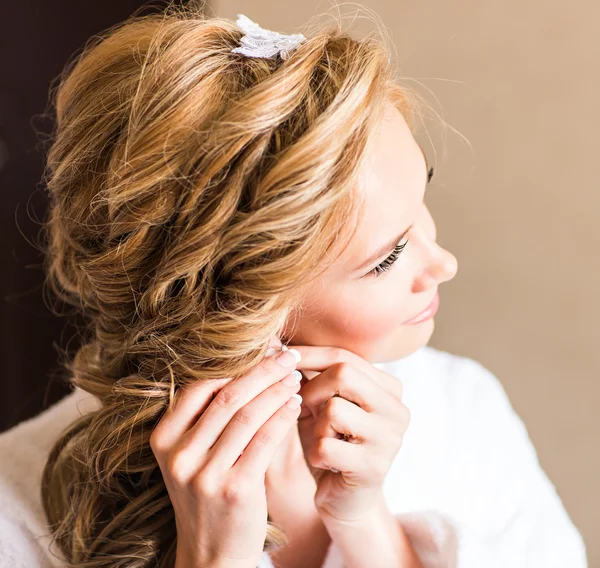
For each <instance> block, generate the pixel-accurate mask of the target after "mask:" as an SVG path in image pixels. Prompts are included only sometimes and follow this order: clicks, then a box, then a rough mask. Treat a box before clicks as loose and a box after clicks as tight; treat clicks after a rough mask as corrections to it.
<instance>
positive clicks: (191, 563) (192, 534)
mask: <svg viewBox="0 0 600 568" xmlns="http://www.w3.org/2000/svg"><path fill="white" fill-rule="evenodd" d="M277 342H278V343H277V344H278V345H281V343H280V342H279V340H278V339H277ZM272 345H273V343H272ZM294 351H295V353H298V352H297V351H296V350H294V349H290V350H287V351H282V352H281V353H277V354H275V355H274V356H272V357H265V359H263V361H261V363H259V364H258V365H257V366H256V367H254V368H253V369H252V370H251V371H250V372H248V373H247V374H246V375H244V376H242V377H240V378H238V379H236V380H231V379H230V382H229V383H227V384H226V385H225V386H224V387H222V383H220V384H219V385H218V386H215V382H214V381H207V382H206V383H205V382H202V381H200V382H199V383H198V384H195V385H193V386H192V387H189V388H186V389H181V390H180V391H179V392H178V393H177V396H176V397H175V401H174V403H173V405H172V408H170V409H168V410H167V411H166V412H165V414H164V416H163V417H162V418H161V419H160V421H159V422H158V424H157V425H156V428H155V429H154V431H153V432H152V434H151V436H150V446H151V448H152V451H153V453H154V456H155V457H156V460H157V462H158V465H159V467H160V470H161V472H162V475H163V479H164V482H165V486H166V488H167V491H168V493H169V497H170V499H171V502H172V504H173V509H174V512H175V521H176V528H177V556H176V563H175V566H176V568H221V567H223V568H225V567H226V568H229V567H232V568H256V566H257V565H258V563H259V558H260V556H261V554H262V550H263V545H264V541H265V537H266V533H267V498H266V490H265V475H266V472H267V468H268V467H269V463H270V462H271V459H272V457H273V455H274V454H275V450H276V449H277V446H278V445H279V444H280V443H281V441H282V440H283V439H284V438H285V437H286V436H287V435H288V433H289V430H290V428H291V427H292V426H294V425H295V424H296V420H297V418H298V415H299V414H300V407H299V404H300V402H301V400H302V398H301V397H300V395H295V396H294V393H296V392H297V391H298V390H300V383H299V381H298V382H297V383H296V384H292V385H287V384H285V383H283V382H282V379H284V378H286V377H288V376H290V375H291V376H292V377H294V379H295V378H296V376H295V375H294V374H293V373H298V375H297V376H300V374H299V371H295V368H296V365H297V360H296V357H295V356H294V353H293V352H294ZM299 356H300V354H299V353H298V358H299ZM213 397H214V399H213ZM288 401H290V402H292V401H294V402H297V403H298V404H297V406H288V404H287V403H288Z"/></svg>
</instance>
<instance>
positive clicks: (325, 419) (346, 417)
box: [313, 396, 380, 444]
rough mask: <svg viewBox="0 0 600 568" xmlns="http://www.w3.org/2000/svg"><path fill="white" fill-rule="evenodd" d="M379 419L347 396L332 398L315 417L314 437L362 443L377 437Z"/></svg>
mask: <svg viewBox="0 0 600 568" xmlns="http://www.w3.org/2000/svg"><path fill="white" fill-rule="evenodd" d="M378 424H380V422H379V421H377V420H376V419H374V417H373V415H372V414H368V413H366V412H365V411H364V410H363V409H362V408H360V407H359V406H356V404H354V403H352V402H350V401H348V400H346V399H345V398H340V397H337V396H336V397H333V398H330V399H329V400H328V401H327V402H326V404H325V406H324V407H323V408H322V409H321V411H320V412H319V413H318V415H317V417H316V418H315V423H314V426H313V437H315V438H335V439H343V437H344V435H346V436H347V437H348V440H344V441H347V442H349V443H353V444H361V443H363V442H367V441H368V440H372V439H374V438H375V437H376V432H377V425H378Z"/></svg>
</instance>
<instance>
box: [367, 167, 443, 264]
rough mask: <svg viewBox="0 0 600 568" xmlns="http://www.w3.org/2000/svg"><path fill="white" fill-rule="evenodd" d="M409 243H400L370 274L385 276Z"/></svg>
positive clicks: (432, 170)
mask: <svg viewBox="0 0 600 568" xmlns="http://www.w3.org/2000/svg"><path fill="white" fill-rule="evenodd" d="M434 171H435V170H434V168H433V166H431V167H430V168H429V172H428V173H427V183H429V182H430V181H431V178H432V177H433V173H434ZM408 243H409V241H406V242H405V243H403V244H402V243H398V244H397V245H396V246H395V247H394V250H393V251H392V253H391V254H390V256H388V257H387V258H386V259H385V260H383V261H382V262H380V263H379V264H378V265H377V266H376V267H375V268H373V270H371V271H370V272H369V274H370V275H373V276H379V275H380V274H383V273H384V272H387V271H388V270H389V269H390V268H392V265H393V264H394V262H396V261H397V260H398V257H399V256H400V254H401V253H402V251H403V250H404V247H406V245H407V244H408Z"/></svg>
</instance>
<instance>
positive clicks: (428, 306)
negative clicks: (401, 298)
mask: <svg viewBox="0 0 600 568" xmlns="http://www.w3.org/2000/svg"><path fill="white" fill-rule="evenodd" d="M438 302H439V291H438V290H436V291H435V294H434V295H433V298H432V299H431V301H430V302H429V304H428V305H427V307H426V308H425V309H423V310H422V311H420V312H419V313H418V314H416V315H414V316H413V317H411V318H409V319H407V320H406V321H405V322H404V324H410V323H412V322H413V321H414V320H418V319H419V318H420V317H421V316H423V315H424V314H426V312H428V311H430V310H431V309H432V308H433V307H434V306H435V304H436V303H438ZM404 324H403V325H404Z"/></svg>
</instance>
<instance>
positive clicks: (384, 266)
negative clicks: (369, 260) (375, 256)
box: [370, 241, 409, 276]
mask: <svg viewBox="0 0 600 568" xmlns="http://www.w3.org/2000/svg"><path fill="white" fill-rule="evenodd" d="M408 242H409V241H406V242H405V243H398V244H397V245H396V246H395V247H394V250H393V251H392V253H391V254H390V256H388V257H387V258H386V259H385V260H383V261H382V262H380V263H379V264H378V265H377V266H376V267H375V268H373V270H371V272H370V274H372V275H373V276H379V275H380V274H382V273H383V272H387V271H388V270H389V269H390V268H391V267H392V265H393V264H394V262H396V261H397V260H398V257H399V256H400V253H401V252H402V251H403V250H404V247H405V246H406V245H407V244H408Z"/></svg>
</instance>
